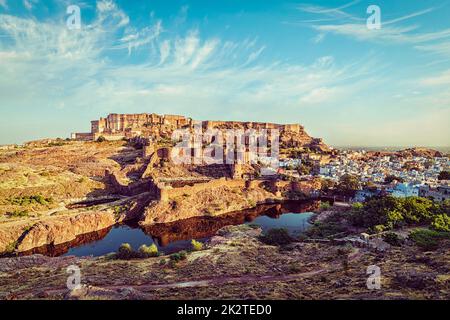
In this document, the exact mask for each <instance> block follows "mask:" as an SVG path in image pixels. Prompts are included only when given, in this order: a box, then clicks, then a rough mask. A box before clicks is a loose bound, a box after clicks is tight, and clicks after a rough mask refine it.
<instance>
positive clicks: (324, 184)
mask: <svg viewBox="0 0 450 320" xmlns="http://www.w3.org/2000/svg"><path fill="white" fill-rule="evenodd" d="M335 186H336V183H335V182H334V181H333V180H331V179H321V180H320V189H321V190H322V191H329V190H330V189H334V187H335Z"/></svg>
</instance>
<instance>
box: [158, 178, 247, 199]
mask: <svg viewBox="0 0 450 320" xmlns="http://www.w3.org/2000/svg"><path fill="white" fill-rule="evenodd" d="M225 186H226V187H230V188H245V187H246V181H245V180H236V179H233V180H229V179H225V178H221V179H215V180H211V181H209V182H205V183H196V184H194V185H193V186H189V185H187V186H184V187H180V188H172V187H170V186H159V188H160V200H161V201H167V200H170V199H174V198H177V197H180V196H184V195H189V196H192V195H195V194H196V193H198V192H202V191H204V190H210V189H214V188H218V187H225Z"/></svg>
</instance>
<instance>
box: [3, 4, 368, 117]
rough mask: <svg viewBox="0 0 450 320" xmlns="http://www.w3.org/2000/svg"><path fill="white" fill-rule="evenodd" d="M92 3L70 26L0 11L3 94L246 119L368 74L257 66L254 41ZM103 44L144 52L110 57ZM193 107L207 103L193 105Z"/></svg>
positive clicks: (331, 93)
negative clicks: (91, 14)
mask: <svg viewBox="0 0 450 320" xmlns="http://www.w3.org/2000/svg"><path fill="white" fill-rule="evenodd" d="M97 9H98V10H97V17H96V19H95V20H94V21H92V23H91V24H90V25H88V26H85V27H83V28H82V29H81V30H77V31H71V30H68V29H67V28H66V27H65V25H64V23H63V22H49V21H45V22H39V21H37V20H36V19H25V18H19V17H14V16H10V15H0V30H1V31H2V33H4V34H7V35H9V37H10V40H11V41H8V42H0V56H1V58H2V61H3V62H4V63H2V64H1V66H0V90H1V91H2V92H1V93H2V100H3V101H7V103H8V104H9V105H11V106H14V105H16V106H19V107H25V105H26V104H27V103H29V102H30V101H34V103H39V104H43V105H47V106H54V108H57V107H58V108H60V107H61V106H65V108H84V109H90V108H92V107H93V106H94V107H95V108H98V109H99V113H103V112H107V111H116V112H119V111H124V112H127V111H128V112H131V111H132V110H134V111H139V110H138V109H139V108H141V111H142V108H144V109H145V110H148V107H149V106H152V108H160V109H161V110H162V109H163V108H165V107H166V108H167V107H168V106H169V107H170V108H171V109H173V108H175V109H177V110H178V109H179V111H178V112H180V113H185V114H189V113H190V111H191V110H196V112H197V113H202V112H204V113H205V114H206V113H209V112H211V111H212V110H222V111H223V110H228V109H229V107H230V106H233V107H237V106H240V107H237V108H233V109H234V111H233V112H234V113H242V112H245V111H247V115H246V117H249V116H250V115H251V114H252V112H254V111H256V110H261V109H265V108H273V107H278V108H282V107H285V108H290V109H292V108H301V107H304V106H307V105H316V104H317V102H319V101H321V102H327V101H329V102H331V101H332V99H335V98H336V97H337V96H338V94H337V93H339V94H340V96H342V98H343V94H344V93H345V94H349V95H351V92H350V91H349V89H348V88H346V89H345V90H343V88H344V87H346V83H350V82H352V79H353V80H356V79H359V78H363V77H364V76H367V74H368V73H369V72H371V71H370V69H369V68H367V61H361V62H359V63H353V62H352V63H349V64H346V65H345V64H344V65H341V66H337V65H335V64H334V60H333V58H332V57H330V56H326V57H322V58H319V59H317V60H316V61H315V62H314V63H313V64H311V65H300V64H298V65H295V64H286V63H283V62H282V61H273V62H272V63H265V64H263V63H261V62H260V61H259V57H260V56H261V55H262V54H263V52H264V50H265V49H266V46H265V45H259V44H258V41H257V40H256V39H244V40H242V41H238V42H232V41H227V40H223V39H221V38H219V37H213V38H206V39H204V38H202V37H201V32H200V30H198V29H192V30H188V31H187V32H186V33H185V34H173V33H171V32H167V33H165V32H163V30H164V28H163V22H162V21H159V20H158V21H156V22H155V23H154V24H153V25H150V26H144V27H141V28H134V27H131V26H130V19H129V17H128V16H127V15H126V14H125V13H124V12H123V11H122V10H120V8H118V7H117V6H116V5H115V4H114V3H113V2H112V1H107V0H104V1H99V2H98V4H97ZM151 47H154V48H156V50H154V51H152V50H149V49H150V48H151ZM112 49H114V50H115V52H120V51H121V50H122V51H123V53H124V54H125V55H133V54H134V53H144V52H146V53H147V57H146V58H145V59H144V60H142V61H140V60H139V62H137V61H136V60H132V61H133V62H122V63H117V62H112V61H110V59H109V58H108V54H109V53H110V52H111V50H112ZM24 87H26V88H31V89H30V90H28V91H26V92H24V91H23V88H24ZM49 92H50V93H49ZM19 96H20V98H19ZM24 101H28V102H24ZM199 104H201V105H203V106H209V108H210V109H209V110H207V109H205V108H204V109H203V110H204V111H200V110H199V109H198V108H196V106H198V105H199ZM216 113H217V112H216ZM229 116H233V115H232V114H229ZM268 117H269V116H268Z"/></svg>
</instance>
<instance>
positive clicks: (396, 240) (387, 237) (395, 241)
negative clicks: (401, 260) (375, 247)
mask: <svg viewBox="0 0 450 320" xmlns="http://www.w3.org/2000/svg"><path fill="white" fill-rule="evenodd" d="M383 240H384V241H386V242H387V243H389V244H390V245H391V246H394V247H400V246H401V245H402V242H403V241H402V239H400V237H399V236H398V235H397V234H396V233H394V232H388V233H385V234H384V235H383Z"/></svg>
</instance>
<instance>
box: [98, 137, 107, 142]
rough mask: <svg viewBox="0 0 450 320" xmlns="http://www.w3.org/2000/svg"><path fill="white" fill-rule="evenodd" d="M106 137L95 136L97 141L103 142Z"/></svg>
mask: <svg viewBox="0 0 450 320" xmlns="http://www.w3.org/2000/svg"><path fill="white" fill-rule="evenodd" d="M105 141H106V138H105V137H104V136H100V137H98V138H97V142H105Z"/></svg>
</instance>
